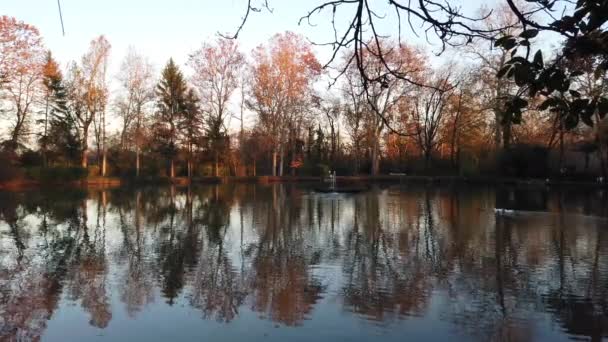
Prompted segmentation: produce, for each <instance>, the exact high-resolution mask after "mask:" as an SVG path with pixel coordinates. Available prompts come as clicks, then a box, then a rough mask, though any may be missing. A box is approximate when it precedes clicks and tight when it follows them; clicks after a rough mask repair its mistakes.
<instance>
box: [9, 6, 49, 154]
mask: <svg viewBox="0 0 608 342" xmlns="http://www.w3.org/2000/svg"><path fill="white" fill-rule="evenodd" d="M44 56H45V51H44V47H43V45H42V38H41V37H40V34H39V32H38V29H36V28H35V27H34V26H31V25H29V24H26V23H24V22H22V21H17V20H16V19H15V18H11V17H7V16H0V98H1V99H2V100H3V101H2V102H3V103H4V108H3V112H6V113H7V114H8V117H9V121H10V123H11V126H10V133H9V139H8V140H7V141H6V142H5V143H4V146H5V147H6V148H7V149H9V150H11V151H15V150H16V149H17V148H18V147H19V146H21V145H22V144H23V143H25V142H27V138H28V136H29V134H30V133H31V132H30V129H31V124H32V120H31V119H32V118H31V116H32V110H33V108H32V107H33V106H34V105H35V104H36V102H37V101H38V100H39V99H40V97H41V90H42V89H41V88H42V84H41V82H40V81H41V79H42V68H43V65H44Z"/></svg>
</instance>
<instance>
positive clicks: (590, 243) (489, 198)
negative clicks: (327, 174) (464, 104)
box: [0, 184, 608, 341]
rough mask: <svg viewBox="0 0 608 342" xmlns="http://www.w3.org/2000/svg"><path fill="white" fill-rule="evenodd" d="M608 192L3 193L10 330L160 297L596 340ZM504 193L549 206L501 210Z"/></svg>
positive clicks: (311, 316) (289, 318)
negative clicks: (72, 309) (75, 311)
mask: <svg viewBox="0 0 608 342" xmlns="http://www.w3.org/2000/svg"><path fill="white" fill-rule="evenodd" d="M517 198H526V201H527V202H525V201H520V200H518V199H517ZM605 201H606V194H605V193H601V192H600V193H597V194H593V193H592V194H590V193H584V194H581V193H580V192H576V191H568V192H547V191H540V192H538V191H537V192H530V191H522V190H517V191H515V190H511V189H498V190H493V189H486V188H478V189H457V188H444V187H408V188H407V189H402V188H399V187H377V186H376V187H374V188H373V189H372V190H370V191H369V192H366V193H363V194H357V195H320V194H315V193H314V192H312V191H311V190H310V189H309V188H307V187H305V186H295V185H278V184H274V185H268V186H261V185H247V184H241V185H219V186H200V187H184V188H177V187H165V188H163V187H161V188H141V189H128V188H125V189H116V190H89V191H80V190H71V191H62V192H58V191H40V192H31V193H30V192H25V193H0V339H1V340H36V339H39V338H41V337H42V336H43V335H44V333H45V330H46V328H47V325H48V321H49V320H51V321H52V320H54V319H59V318H57V317H58V316H57V312H58V310H61V309H60V308H61V307H62V306H61V304H62V303H64V304H70V303H72V304H74V305H77V307H78V308H80V309H81V310H82V315H85V316H86V317H88V320H89V323H90V325H91V326H93V327H96V328H100V329H112V318H113V315H115V314H116V312H117V311H116V310H120V309H121V308H120V307H117V306H123V310H125V311H126V313H127V314H128V317H130V318H132V319H135V318H137V317H138V316H139V315H141V312H142V311H143V310H144V309H145V308H146V307H147V306H148V305H150V304H152V303H156V304H155V305H167V306H177V304H179V305H180V306H184V307H187V308H189V309H190V310H194V311H196V312H199V314H200V315H201V317H202V319H209V320H213V321H218V322H222V323H230V322H232V321H234V320H238V319H239V318H240V316H241V315H242V314H243V313H244V312H251V313H254V314H255V315H256V316H257V317H260V318H261V319H262V320H261V321H260V322H263V321H264V320H270V321H273V322H275V323H277V324H281V325H285V326H302V327H306V325H307V321H308V320H315V318H316V317H317V316H316V315H317V311H316V310H327V308H328V307H332V308H335V309H338V312H340V315H342V316H343V317H347V318H348V319H352V320H354V321H356V322H372V323H374V324H377V325H380V326H383V327H384V328H383V329H386V330H387V331H388V330H390V329H394V328H395V326H394V325H393V324H392V323H394V322H400V321H407V320H410V319H422V320H424V321H426V322H429V323H431V324H433V322H444V323H448V324H451V326H452V327H453V331H454V333H455V334H460V335H459V336H467V337H468V338H475V339H479V340H517V341H525V340H537V339H539V338H541V337H542V336H549V335H550V334H553V335H552V336H559V335H562V336H571V337H574V336H578V337H588V338H591V339H592V340H600V339H601V338H602V337H606V336H608V224H607V221H606V220H605V219H598V218H595V217H592V216H590V215H599V216H604V217H606V216H607V215H608V212H607V209H606V206H602V205H598V203H605ZM494 203H498V204H499V205H501V203H505V206H513V205H515V204H513V203H516V204H517V205H518V206H519V207H521V209H529V210H536V211H538V210H542V212H537V213H528V214H526V215H522V216H515V217H511V216H495V215H494V212H493V208H494ZM518 209H520V208H518ZM547 210H548V211H550V212H553V213H557V212H568V213H573V214H572V215H558V214H550V213H547V212H546V211H547ZM155 307H156V306H155ZM323 308H324V309H323ZM165 315H167V314H166V313H165ZM321 316H323V314H321ZM163 319H164V320H166V321H168V322H170V321H171V317H170V316H169V317H167V316H164V317H163ZM546 319H550V320H551V321H552V322H554V324H557V326H558V327H559V329H556V325H552V324H544V323H542V322H543V320H546ZM150 328H151V329H154V327H150ZM316 333H317V332H315V331H310V332H309V334H310V336H315V334H316ZM352 333H354V332H352V331H350V330H349V329H348V328H346V329H345V331H344V332H343V334H344V336H349V334H352ZM555 334H557V335H555ZM429 336H432V332H429Z"/></svg>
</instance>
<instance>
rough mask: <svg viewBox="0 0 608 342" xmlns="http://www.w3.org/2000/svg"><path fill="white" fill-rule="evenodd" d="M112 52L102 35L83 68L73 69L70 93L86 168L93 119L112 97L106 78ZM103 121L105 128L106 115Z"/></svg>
mask: <svg viewBox="0 0 608 342" xmlns="http://www.w3.org/2000/svg"><path fill="white" fill-rule="evenodd" d="M109 53H110V43H108V41H107V40H106V38H105V37H104V36H99V37H98V38H96V39H94V40H93V41H91V44H90V46H89V51H88V52H87V53H86V54H85V55H84V56H83V57H82V61H81V65H80V66H79V65H77V64H75V63H74V64H73V65H72V68H71V70H70V76H71V77H70V87H69V88H70V89H69V93H70V97H71V98H72V106H73V114H74V115H75V116H76V119H77V122H78V125H79V128H80V140H81V146H82V162H81V166H82V167H83V168H86V167H87V166H88V153H89V144H88V141H89V129H90V127H91V124H92V123H93V120H95V118H96V117H97V116H99V115H100V113H102V112H103V111H105V105H106V101H107V98H108V94H107V91H108V89H107V87H106V81H105V76H106V70H107V67H108V57H109ZM100 119H101V120H100V121H103V122H102V124H103V126H104V127H105V115H104V116H102V117H101V118H100ZM104 131H105V129H104ZM104 135H105V132H104ZM102 138H103V139H105V137H100V139H99V140H101V139H102ZM104 154H105V153H104Z"/></svg>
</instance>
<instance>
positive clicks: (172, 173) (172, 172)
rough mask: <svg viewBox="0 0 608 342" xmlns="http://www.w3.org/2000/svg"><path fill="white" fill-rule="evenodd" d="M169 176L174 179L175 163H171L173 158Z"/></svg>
mask: <svg viewBox="0 0 608 342" xmlns="http://www.w3.org/2000/svg"><path fill="white" fill-rule="evenodd" d="M169 176H170V177H171V178H175V163H174V162H173V158H171V165H170V166H169Z"/></svg>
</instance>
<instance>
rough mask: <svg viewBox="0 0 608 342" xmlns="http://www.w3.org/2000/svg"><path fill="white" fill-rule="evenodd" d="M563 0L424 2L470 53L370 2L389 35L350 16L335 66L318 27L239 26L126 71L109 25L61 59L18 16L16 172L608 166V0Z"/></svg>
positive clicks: (7, 115) (11, 89) (131, 61)
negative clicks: (249, 47) (413, 29)
mask: <svg viewBox="0 0 608 342" xmlns="http://www.w3.org/2000/svg"><path fill="white" fill-rule="evenodd" d="M346 3H347V2H341V1H338V2H336V4H334V5H333V6H334V7H333V8H334V13H335V12H336V8H338V7H339V6H342V5H346ZM550 3H553V5H551V4H550ZM555 3H556V2H555V1H552V2H546V1H545V2H543V1H528V4H527V5H525V6H528V7H525V6H524V5H523V4H519V3H517V5H518V6H524V7H521V8H524V9H526V10H525V11H523V12H522V11H518V10H517V9H518V8H519V7H513V6H515V4H514V3H513V2H512V1H508V0H507V1H506V2H505V4H504V5H501V6H499V7H497V8H495V9H492V10H489V9H487V8H486V9H480V13H487V15H480V16H479V19H476V20H475V25H474V26H469V25H468V24H467V23H466V22H465V21H459V20H461V19H462V20H464V19H463V18H466V17H465V16H461V14H460V13H459V12H457V11H455V10H454V9H452V8H451V7H443V8H440V9H439V10H443V11H447V12H446V13H448V14H449V13H452V12H453V13H452V14H453V16H452V17H449V20H448V21H445V22H441V21H436V22H433V21H432V20H431V19H432V18H433V17H431V14H429V13H426V12H422V13H423V14H422V15H421V16H420V18H418V20H421V21H422V23H423V24H425V25H430V26H428V27H431V28H434V29H435V34H436V35H437V38H439V39H438V41H439V42H440V43H439V46H443V49H448V50H449V52H450V53H451V54H452V55H453V56H455V57H453V58H449V59H448V58H445V59H443V60H442V61H441V62H434V61H433V60H432V58H431V56H432V55H433V53H436V52H437V51H434V50H432V49H431V48H425V47H421V46H418V45H413V44H407V43H406V42H404V40H403V39H402V38H401V36H400V35H399V37H397V36H394V37H392V38H391V37H387V36H384V35H381V34H378V33H376V31H375V30H373V28H374V27H373V21H372V17H374V15H373V14H372V13H373V12H370V13H368V15H369V18H367V19H366V20H367V21H366V20H362V21H360V22H359V24H358V25H362V26H366V25H370V24H371V25H372V26H371V29H372V30H368V31H366V32H368V33H369V32H373V34H369V35H368V34H366V36H363V35H361V36H357V35H354V36H353V37H354V38H353V40H349V37H350V36H349V34H352V32H351V31H350V29H348V30H346V31H345V32H346V33H345V34H344V37H345V38H344V39H343V40H340V41H337V44H335V45H334V47H333V51H334V52H335V54H334V57H332V60H331V61H330V62H332V66H336V67H335V68H327V67H326V66H324V65H323V64H322V61H319V59H318V58H317V55H316V54H315V49H316V47H315V45H313V44H312V43H310V42H309V41H308V40H307V39H306V38H305V37H303V36H301V35H299V34H295V33H292V32H284V33H278V34H276V35H275V36H273V37H272V38H270V40H269V41H268V42H266V43H265V44H262V45H260V46H259V47H257V48H256V49H254V50H253V51H251V52H246V51H243V50H242V49H241V48H240V47H239V44H238V40H235V39H228V38H225V37H221V38H218V39H217V40H215V41H207V42H203V43H202V45H201V46H200V47H199V48H198V49H193V50H192V53H191V54H190V55H189V56H188V62H187V63H186V64H185V65H178V64H177V63H176V62H175V61H174V60H173V59H170V60H169V61H167V63H166V64H165V65H164V66H162V68H161V69H160V70H155V68H154V67H153V66H152V65H151V63H150V62H149V61H148V60H147V58H146V56H143V55H142V54H140V53H138V52H137V50H136V49H134V48H130V49H129V50H128V51H127V52H126V54H125V57H124V59H123V60H122V61H114V62H115V63H119V64H120V68H119V71H118V73H117V74H111V73H110V72H109V71H108V70H109V69H108V65H109V63H110V61H109V56H110V50H111V48H112V47H111V42H109V41H108V40H107V39H106V38H105V37H104V36H99V37H96V38H94V39H93V40H92V41H91V43H90V46H89V48H88V50H87V51H83V55H82V58H81V59H80V60H78V61H73V62H70V63H68V64H67V65H65V66H61V65H60V63H59V62H57V61H56V60H55V58H54V57H53V54H52V52H51V51H48V50H47V49H46V47H45V46H44V42H43V37H41V35H40V33H39V31H38V30H37V29H36V28H35V27H34V26H32V25H29V24H27V23H24V22H22V21H20V20H18V19H15V18H11V17H8V16H3V17H0V77H1V78H0V97H1V101H0V107H1V110H2V112H1V113H2V115H1V119H0V120H1V121H0V127H2V128H3V134H4V135H3V137H2V138H3V140H2V147H1V152H0V163H1V164H2V168H1V169H0V182H6V181H10V180H13V179H18V178H31V179H40V180H44V179H66V180H67V179H69V180H73V179H80V178H84V177H98V176H102V177H108V176H113V177H126V178H136V177H178V176H180V177H202V176H258V175H272V176H283V175H291V176H320V175H326V174H327V173H328V172H329V171H330V170H334V171H336V172H337V174H338V175H368V174H369V175H381V174H418V175H461V176H478V175H484V176H497V177H498V176H501V177H522V178H527V177H538V178H545V177H562V178H563V177H570V178H586V179H595V178H596V177H598V176H604V177H605V176H606V174H607V172H608V162H607V158H608V152H607V151H608V123H607V122H606V120H604V116H605V114H606V112H608V100H607V99H606V92H607V90H608V82H607V81H608V77H607V75H606V69H607V68H608V62H607V58H606V56H607V55H608V54H607V53H606V51H608V49H607V48H606V46H608V43H607V41H608V38H607V34H606V32H605V22H606V14H605V13H606V12H603V11H602V6H603V8H604V9H605V7H606V5H605V4H604V5H601V4H596V5H597V6H595V5H593V2H592V1H580V2H579V4H578V5H577V6H572V5H570V6H569V7H567V9H568V10H569V12H561V13H562V17H560V18H554V21H553V23H550V24H543V23H544V21H542V20H541V19H536V18H537V16H539V15H540V16H541V18H543V20H545V21H546V19H547V18H548V16H547V14H546V13H544V14H543V13H540V12H541V10H540V9H544V11H545V12H547V11H549V10H551V11H554V10H555V9H553V8H551V6H556V5H555ZM421 4H425V5H424V6H438V5H437V4H435V3H432V2H426V1H422V2H421ZM336 6H338V7H336ZM366 6H367V5H366ZM389 6H391V7H392V6H395V7H396V9H397V13H399V11H400V10H401V11H405V12H407V14H410V15H414V16H415V13H418V12H412V8H410V7H406V8H405V9H404V8H400V7H398V6H396V5H395V2H392V1H391V2H390V4H389ZM424 6H422V7H421V9H423V10H424V9H426V7H424ZM534 6H540V7H538V8H537V7H534ZM594 6H595V7H594ZM598 6H599V7H598ZM330 7H331V6H330ZM539 8H540V9H539ZM560 8H561V7H560ZM323 10H325V8H324V7H320V8H317V9H315V10H313V11H312V12H311V14H313V15H314V14H315V13H316V12H319V11H323ZM450 11H452V12H450ZM256 12H257V11H256ZM431 13H432V12H431ZM547 13H549V12H547ZM551 13H553V12H551ZM572 13H574V14H573V15H571V16H570V15H569V14H572ZM602 13H604V14H602ZM356 15H357V16H358V17H359V18H361V16H363V14H362V13H361V11H359V12H357V14H356ZM308 18H309V17H308ZM355 18H356V17H355ZM568 18H570V19H568ZM364 19H365V18H364ZM377 19H378V20H379V18H377ZM399 20H401V18H399ZM539 20H541V21H539ZM244 23H245V22H244ZM352 27H359V26H357V25H353V26H352ZM548 31H550V32H552V33H553V34H557V35H561V37H562V38H561V39H557V40H556V42H557V43H559V44H558V45H557V47H555V48H553V50H551V49H547V48H546V47H544V48H542V49H541V44H540V42H537V41H536V40H535V38H536V37H537V35H539V33H541V34H542V33H543V32H548ZM399 32H400V33H401V27H399ZM336 39H337V40H339V37H338V36H336ZM455 39H460V40H458V41H456V40H455ZM349 42H350V44H349ZM488 42H490V43H489V44H488ZM441 44H443V45H441ZM537 45H538V47H537ZM431 47H432V46H431ZM327 83H329V84H331V87H330V88H329V89H328V88H327V87H326V84H327Z"/></svg>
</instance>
